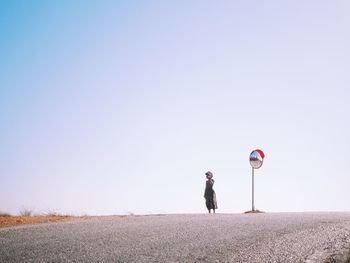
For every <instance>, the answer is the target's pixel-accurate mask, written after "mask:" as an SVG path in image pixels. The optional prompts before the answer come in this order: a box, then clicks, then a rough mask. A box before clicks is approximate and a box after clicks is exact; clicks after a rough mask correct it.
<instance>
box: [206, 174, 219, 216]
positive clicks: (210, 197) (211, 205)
mask: <svg viewBox="0 0 350 263" xmlns="http://www.w3.org/2000/svg"><path fill="white" fill-rule="evenodd" d="M205 175H206V176H207V179H208V180H207V182H206V184H205V192H204V198H205V205H206V206H207V208H208V211H209V214H210V211H211V209H213V212H214V213H215V209H217V208H218V206H217V203H216V195H215V191H214V189H213V185H214V182H215V181H214V179H213V174H212V172H206V173H205Z"/></svg>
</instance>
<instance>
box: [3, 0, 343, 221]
mask: <svg viewBox="0 0 350 263" xmlns="http://www.w3.org/2000/svg"><path fill="white" fill-rule="evenodd" d="M349 13H350V4H349V2H348V1H219V2H217V1H215V2H214V1H174V2H169V1H133V2H130V1H125V2H121V1H119V2H118V1H49V2H48V1H1V2H0V123H1V129H0V180H1V184H0V211H4V212H10V213H18V212H19V211H20V210H21V209H22V208H28V209H33V210H35V211H37V212H45V211H48V210H55V211H58V212H62V213H75V214H83V213H87V214H125V213H129V212H132V213H202V212H203V213H204V212H206V208H205V203H204V198H203V193H204V186H205V175H204V173H205V172H206V171H208V170H210V171H212V172H213V173H214V179H215V180H216V183H215V186H214V189H215V190H216V192H217V198H218V205H219V211H218V212H225V213H237V212H243V211H246V210H249V209H250V208H251V168H250V165H249V162H248V157H249V154H250V152H251V151H252V150H254V149H255V148H261V149H262V150H263V151H264V152H265V154H266V158H265V163H264V165H263V166H262V168H261V169H259V170H257V171H256V200H255V204H256V208H258V209H261V210H265V211H271V212H277V211H330V210H331V211H343V210H347V211H349V210H350V203H349V199H350V191H349V185H350V175H349V169H348V163H349V161H348V159H347V154H348V151H349V150H348V148H349V147H350V140H349V134H350V124H349V120H348V114H349V112H350V106H349V103H348V101H349V98H350V89H349V87H350V75H349V70H350V49H349V47H350V33H349V32H350V31H349V28H350V16H349Z"/></svg>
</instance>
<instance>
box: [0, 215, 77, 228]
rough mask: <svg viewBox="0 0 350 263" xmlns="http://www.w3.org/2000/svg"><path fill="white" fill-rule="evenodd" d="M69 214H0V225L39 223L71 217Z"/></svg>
mask: <svg viewBox="0 0 350 263" xmlns="http://www.w3.org/2000/svg"><path fill="white" fill-rule="evenodd" d="M71 218H72V217H71V216H60V215H59V216H56V215H53V216H51V215H48V216H0V227H8V226H16V225H23V224H39V223H48V222H58V221H63V220H69V219H71Z"/></svg>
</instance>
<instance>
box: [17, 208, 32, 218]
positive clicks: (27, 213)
mask: <svg viewBox="0 0 350 263" xmlns="http://www.w3.org/2000/svg"><path fill="white" fill-rule="evenodd" d="M19 214H20V215H21V216H32V215H33V210H30V209H26V208H23V209H22V210H21V211H20V212H19Z"/></svg>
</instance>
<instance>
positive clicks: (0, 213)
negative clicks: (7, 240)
mask: <svg viewBox="0 0 350 263" xmlns="http://www.w3.org/2000/svg"><path fill="white" fill-rule="evenodd" d="M0 216H2V217H10V216H11V215H10V214H8V213H4V212H1V211H0Z"/></svg>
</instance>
